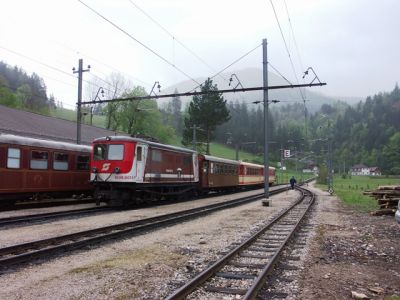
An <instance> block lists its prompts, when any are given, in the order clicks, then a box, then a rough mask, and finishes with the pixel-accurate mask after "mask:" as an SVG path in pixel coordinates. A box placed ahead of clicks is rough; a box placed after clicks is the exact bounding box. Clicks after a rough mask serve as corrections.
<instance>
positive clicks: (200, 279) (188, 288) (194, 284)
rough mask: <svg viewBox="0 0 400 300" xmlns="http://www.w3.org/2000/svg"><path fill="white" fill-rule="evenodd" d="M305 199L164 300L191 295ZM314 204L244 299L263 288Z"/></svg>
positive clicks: (302, 198) (302, 197) (294, 204)
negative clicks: (286, 246) (267, 277)
mask: <svg viewBox="0 0 400 300" xmlns="http://www.w3.org/2000/svg"><path fill="white" fill-rule="evenodd" d="M296 188H297V189H299V190H301V191H305V189H303V188H300V187H296ZM304 198H305V194H304V192H303V193H302V195H301V197H300V198H299V199H298V200H297V201H296V202H294V203H293V204H292V205H290V206H289V207H288V208H287V209H285V210H284V211H282V212H281V213H280V214H278V215H277V216H276V217H275V218H273V219H272V220H271V221H270V222H269V223H268V224H267V225H266V226H264V227H263V228H262V229H260V230H259V231H257V232H256V233H254V234H253V235H252V236H251V237H249V238H248V239H247V240H246V241H244V242H242V243H241V244H240V245H238V246H237V247H235V248H234V249H232V250H231V251H229V252H228V253H227V254H225V255H224V256H223V257H222V258H220V259H218V260H217V261H216V262H214V263H213V264H212V265H211V266H209V267H208V268H207V269H205V270H204V271H202V272H201V273H199V274H198V275H197V276H195V277H194V278H192V279H191V280H190V281H189V282H187V283H186V284H185V285H183V286H182V287H180V288H179V289H177V290H176V291H175V292H174V293H173V294H171V295H170V296H168V297H167V298H166V300H177V299H184V298H185V297H186V296H188V295H189V294H190V293H192V292H193V291H194V290H195V289H197V288H198V287H200V286H201V285H203V284H204V283H205V282H206V281H207V280H208V279H210V278H211V277H212V276H214V274H216V273H217V272H218V271H219V270H221V269H222V268H223V267H224V266H225V265H227V263H228V262H229V261H231V260H232V259H233V258H234V257H235V256H236V255H237V254H239V253H240V252H241V251H243V250H244V249H245V248H248V246H249V245H251V244H253V243H254V242H255V241H256V240H257V239H258V238H259V237H260V236H261V235H262V234H264V233H265V232H266V231H267V230H269V229H270V228H271V227H273V226H274V225H275V224H276V223H277V222H278V221H280V220H281V219H282V218H284V217H285V216H286V215H288V214H289V212H291V211H292V209H293V208H295V207H296V206H298V205H299V204H300V203H301V202H302V201H303V200H304ZM313 202H314V198H312V200H311V201H310V203H309V205H308V206H307V209H306V211H305V212H304V213H303V215H302V216H301V218H300V219H299V220H298V221H297V222H296V224H295V226H294V227H293V229H292V230H291V232H290V233H289V234H288V235H287V237H286V238H285V239H284V240H283V242H282V244H281V245H280V247H279V248H278V249H277V251H276V252H275V254H274V255H273V256H272V257H271V258H270V260H269V262H268V264H267V265H266V266H265V267H264V268H263V271H262V272H261V273H260V274H259V276H258V277H257V278H256V280H255V281H254V283H253V285H252V286H251V287H250V289H249V290H248V291H247V293H246V294H245V296H244V299H254V297H255V295H256V294H257V292H258V291H259V289H260V288H261V287H262V286H263V284H264V283H265V279H266V276H267V275H268V273H269V272H270V271H271V269H272V267H273V266H274V265H275V264H276V262H277V260H278V258H279V256H280V254H281V252H282V250H283V249H284V247H285V245H286V244H287V243H288V241H289V240H290V239H291V237H292V236H293V234H294V232H295V231H296V230H297V228H298V226H299V224H300V223H301V221H302V220H303V218H304V216H305V214H306V213H307V212H308V211H309V209H310V207H311V205H312V204H313Z"/></svg>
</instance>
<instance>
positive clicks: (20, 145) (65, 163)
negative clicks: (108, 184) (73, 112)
mask: <svg viewBox="0 0 400 300" xmlns="http://www.w3.org/2000/svg"><path fill="white" fill-rule="evenodd" d="M90 152H91V148H90V147H89V146H82V145H75V144H69V143H63V142H56V141H49V140H41V139H34V138H27V137H20V136H15V135H11V134H0V174H1V180H0V199H1V203H5V202H3V201H7V202H9V203H12V202H13V201H14V200H16V199H21V200H23V199H27V198H40V197H41V196H43V195H51V196H64V195H71V194H72V193H74V194H79V193H91V190H92V186H91V185H90V183H89V179H90V173H89V168H90V161H89V160H90Z"/></svg>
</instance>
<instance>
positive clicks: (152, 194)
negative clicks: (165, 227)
mask: <svg viewBox="0 0 400 300" xmlns="http://www.w3.org/2000/svg"><path fill="white" fill-rule="evenodd" d="M91 162H92V168H91V182H92V183H93V184H94V185H95V197H96V198H97V200H98V201H105V202H108V203H109V205H125V204H127V203H140V202H149V201H152V200H158V199H161V198H170V197H177V196H180V195H183V194H185V193H186V194H188V195H195V194H203V193H208V192H209V191H222V190H237V189H243V188H248V187H257V186H262V185H263V183H264V177H263V176H264V166H262V165H256V164H250V163H244V162H239V161H235V160H230V159H224V158H219V157H214V156H210V155H202V154H198V153H197V152H195V151H192V150H189V149H186V148H180V147H175V146H170V145H164V144H159V143H154V142H150V141H146V140H143V139H138V138H133V137H127V136H108V137H103V138H98V139H96V140H94V142H93V150H92V159H91ZM274 178H275V169H274V168H270V173H269V182H270V185H271V184H272V183H273V182H274V181H275V179H274Z"/></svg>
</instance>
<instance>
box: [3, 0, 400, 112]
mask: <svg viewBox="0 0 400 300" xmlns="http://www.w3.org/2000/svg"><path fill="white" fill-rule="evenodd" d="M82 1H83V2H84V3H86V4H87V5H88V6H90V7H92V8H93V9H94V10H96V11H98V12H99V13H100V14H101V15H103V16H104V17H105V18H107V19H109V20H110V21H112V22H113V23H115V24H116V25H118V26H119V27H120V28H122V29H123V30H125V31H126V32H127V33H128V34H130V35H131V36H132V37H133V38H135V39H137V40H138V41H140V42H141V43H142V44H144V45H146V46H147V47H148V48H150V49H151V50H152V51H154V52H155V53H157V54H158V55H159V56H161V57H162V58H160V57H159V56H156V55H155V54H154V53H152V52H151V51H150V50H148V49H146V48H145V47H143V46H142V45H140V44H139V43H138V42H137V41H135V40H133V39H132V38H129V37H128V36H127V35H126V34H124V33H122V32H121V31H119V30H118V29H116V28H115V27H113V26H112V25H110V24H109V23H108V22H106V21H105V20H104V19H102V18H101V17H100V16H98V15H96V14H95V13H93V12H92V11H91V10H90V9H88V8H87V7H86V6H85V5H83V4H82V3H81V2H79V1H77V0H57V1H54V0H36V1H29V0H13V1H11V0H9V1H3V3H2V5H1V18H0V60H3V61H4V62H6V63H8V64H10V65H18V66H19V67H21V68H23V69H24V70H26V71H27V72H28V73H31V72H36V73H37V74H39V76H41V77H42V78H43V79H44V81H45V83H46V85H47V88H48V93H53V94H54V95H55V97H56V99H57V100H60V101H62V102H63V103H64V104H65V107H68V108H72V107H73V106H74V104H75V103H76V95H77V79H76V75H73V74H72V68H73V67H77V66H78V59H79V58H83V59H84V65H85V66H87V65H88V64H90V65H91V70H90V72H86V73H84V79H85V80H88V81H91V80H93V79H94V78H96V77H100V78H103V79H105V80H107V79H106V77H107V76H108V75H109V74H110V73H112V72H120V73H122V74H123V75H124V76H126V77H127V78H128V79H129V80H131V81H132V83H133V84H135V85H142V86H144V87H145V88H146V89H147V90H148V91H150V89H151V87H152V86H153V84H154V82H155V81H159V82H160V84H161V85H162V87H164V88H166V87H168V86H169V85H172V84H175V83H177V82H179V81H183V80H187V79H189V78H194V79H195V78H196V77H199V76H213V75H214V74H215V73H216V72H219V71H220V70H222V69H224V68H225V67H226V66H228V65H229V64H231V63H232V62H234V61H235V60H236V59H238V58H239V57H241V56H242V55H244V54H245V53H247V52H248V51H250V50H251V49H253V48H255V47H257V45H261V42H262V39H263V38H266V39H267V40H268V60H269V62H270V63H271V64H272V65H273V66H274V67H275V68H277V69H278V70H279V71H280V72H281V73H282V74H283V75H285V76H286V77H287V78H289V79H290V80H291V81H293V82H295V81H296V79H295V75H294V71H293V68H292V67H291V63H290V60H289V57H288V54H287V51H286V48H285V44H284V42H283V39H282V36H281V33H280V30H279V27H278V23H277V21H276V19H275V15H274V12H273V9H272V6H271V2H270V1H269V0H263V1H262V0H248V1H232V0H229V1H227V0H226V1H225V0H203V1H194V0H131V1H130V0H114V1H111V0H82ZM273 4H274V6H275V9H276V13H277V16H278V18H279V21H280V25H281V28H282V31H283V34H284V37H285V39H286V43H287V46H288V49H289V52H290V55H291V57H292V60H293V64H294V69H295V71H296V75H297V77H298V79H299V81H301V77H302V72H303V71H304V69H306V68H307V67H309V66H312V67H313V68H314V70H315V71H316V72H317V74H318V76H319V78H320V79H321V81H323V82H326V83H327V84H328V85H327V86H326V87H316V88H313V90H314V91H317V92H321V93H324V94H326V95H329V96H340V97H344V96H360V97H366V96H368V95H373V94H375V93H378V92H381V91H391V90H392V89H393V88H394V85H395V84H396V82H398V81H399V79H400V39H399V28H400V18H399V12H400V1H398V0H380V1H376V0H286V4H287V8H288V11H289V16H290V20H291V25H292V28H293V32H294V37H295V40H296V42H297V46H298V50H299V51H298V52H297V51H296V47H295V44H294V39H293V35H292V32H291V30H290V23H289V22H288V14H287V12H286V9H285V1H283V0H273ZM141 10H142V11H141ZM143 11H144V12H145V13H146V14H147V16H146V15H145V14H144V13H143ZM149 16H150V17H151V18H152V19H153V20H154V21H156V22H157V23H158V24H160V25H162V26H163V29H162V28H160V27H159V26H158V25H157V24H155V22H154V21H152V20H151V19H149ZM166 31H167V32H166ZM170 34H171V35H172V36H174V37H175V39H174V38H172V37H171V35H170ZM180 43H182V44H183V45H184V46H185V47H186V48H188V49H190V51H192V53H195V55H196V56H197V57H196V56H195V55H193V54H192V53H191V52H189V51H188V50H187V49H185V48H184V47H182V46H181V44H180ZM16 53H18V54H16ZM24 56H26V57H29V58H26V57H24ZM199 58H201V60H200V59H199ZM166 61H168V62H169V63H170V64H173V65H175V66H176V67H177V69H179V70H180V71H178V70H177V69H176V68H173V67H172V66H171V65H170V64H168V63H167V62H166ZM39 62H40V63H42V64H47V65H48V67H46V66H44V65H42V64H40V63H39ZM246 67H258V68H260V69H261V68H262V49H261V47H259V48H257V49H256V50H255V51H253V52H251V53H250V54H249V55H248V56H246V57H245V58H244V59H242V60H241V61H240V62H239V63H236V64H234V65H233V66H232V67H231V68H229V69H228V70H227V72H228V73H229V72H234V71H235V70H238V69H241V68H246ZM270 71H273V70H270ZM97 81H99V79H97ZM100 82H101V81H100ZM102 85H103V86H104V87H106V86H107V84H106V83H105V82H103V84H102ZM195 85H196V84H195V83H194V82H193V86H195ZM83 100H84V101H88V100H91V99H87V96H86V98H85V99H83ZM68 105H70V106H68Z"/></svg>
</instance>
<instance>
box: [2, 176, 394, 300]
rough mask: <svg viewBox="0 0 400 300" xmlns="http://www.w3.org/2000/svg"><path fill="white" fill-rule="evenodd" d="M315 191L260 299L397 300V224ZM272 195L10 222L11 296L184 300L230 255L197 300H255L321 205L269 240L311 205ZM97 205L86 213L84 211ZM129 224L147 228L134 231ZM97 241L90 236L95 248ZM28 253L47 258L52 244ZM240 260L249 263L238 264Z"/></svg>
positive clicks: (5, 237) (5, 285)
mask: <svg viewBox="0 0 400 300" xmlns="http://www.w3.org/2000/svg"><path fill="white" fill-rule="evenodd" d="M276 188H278V187H274V188H272V190H273V189H276ZM306 188H307V189H309V190H310V191H312V192H313V193H315V194H316V200H315V205H314V206H313V207H312V208H311V211H310V212H309V213H308V215H306V217H305V219H304V221H303V222H302V223H301V227H300V228H299V229H298V230H297V231H296V234H294V235H293V236H292V238H291V239H290V240H289V243H288V244H287V245H286V246H285V247H282V252H281V253H280V255H279V261H277V262H276V264H275V265H274V266H271V270H272V272H271V273H270V275H269V276H268V277H266V279H265V280H266V283H265V284H263V285H261V286H260V287H259V288H257V292H258V296H257V297H258V298H259V299H350V298H352V297H353V298H356V297H361V298H359V299H362V297H364V296H365V297H368V298H371V299H385V297H390V296H392V295H400V246H399V243H398V241H399V238H400V230H399V225H398V224H397V223H396V222H395V221H394V219H393V218H392V217H390V216H379V217H376V216H374V217H371V216H369V215H367V214H363V213H358V212H354V211H351V210H349V208H348V207H345V206H344V204H342V203H341V202H340V200H338V199H337V198H336V197H334V196H330V195H329V194H328V193H327V192H324V191H321V190H318V189H315V188H314V187H313V186H312V185H311V184H310V185H309V186H308V187H306ZM260 192H262V191H260V190H253V191H247V192H244V193H240V194H228V195H222V196H216V197H209V198H204V199H199V200H196V201H187V202H175V203H170V204H164V205H156V206H145V207H139V208H135V209H130V210H109V211H107V210H103V211H97V212H94V213H92V212H88V211H86V212H83V213H82V214H81V215H79V214H71V215H64V216H55V217H51V218H45V219H41V220H36V221H26V220H23V221H20V222H16V223H9V224H3V225H1V223H0V226H1V227H0V230H1V234H0V245H1V246H0V247H1V249H0V253H1V255H2V256H1V257H0V260H1V262H2V269H1V275H0V277H1V280H0V282H1V284H0V285H1V289H0V298H1V299H165V298H170V299H178V298H179V297H180V296H181V295H183V294H179V289H181V290H182V287H183V286H187V285H189V283H190V281H191V280H192V281H193V279H195V278H196V276H197V275H198V274H200V273H202V272H203V273H204V270H206V269H207V268H211V267H212V266H213V264H215V263H217V262H218V260H219V259H220V258H222V257H228V256H229V255H230V254H232V255H233V257H234V259H233V260H231V261H230V262H229V263H228V266H223V267H220V269H219V271H218V272H217V276H214V277H212V278H211V279H208V281H206V282H205V284H204V282H203V285H201V286H200V288H198V289H195V290H194V291H190V292H188V293H187V294H188V295H187V298H188V299H241V298H242V297H246V296H245V295H247V294H246V293H249V287H251V286H253V285H254V282H255V281H256V280H257V278H258V277H259V275H260V273H262V271H263V270H265V267H264V266H265V265H268V264H269V263H270V262H272V261H273V258H274V257H275V255H276V256H277V257H278V255H277V254H276V253H277V251H278V248H281V243H282V242H283V241H284V240H286V239H289V238H288V235H290V234H291V231H292V230H293V228H294V225H295V223H297V221H296V220H297V219H296V218H300V215H302V214H303V212H304V211H303V208H305V207H306V206H308V204H311V196H306V198H305V200H304V201H303V202H302V203H300V204H299V205H298V206H300V208H299V207H298V206H297V208H294V209H295V210H296V211H295V212H290V213H288V216H289V217H293V219H285V218H287V216H283V217H282V219H281V220H280V221H279V222H280V223H278V224H277V225H271V227H268V228H267V229H265V230H266V231H265V232H261V233H259V234H258V232H259V231H261V230H264V229H262V227H263V226H265V225H267V224H269V223H270V222H271V221H272V220H273V219H276V218H277V217H278V216H279V215H280V214H282V213H283V211H284V210H285V209H286V208H288V207H289V206H294V205H295V202H296V201H298V200H299V197H300V192H299V191H296V190H288V191H284V192H281V193H279V194H276V195H273V196H271V201H272V205H271V206H268V207H267V206H262V205H261V201H260V200H259V199H255V200H254V199H253V198H254V196H256V195H258V194H260ZM235 198H245V199H247V200H246V201H248V202H246V203H242V204H240V205H239V204H231V206H230V207H224V208H218V210H217V211H212V212H211V211H201V212H197V211H196V210H195V209H196V208H198V207H204V206H206V205H210V204H215V203H227V202H228V201H232V200H234V199H235ZM214 206H215V205H214ZM91 207H93V206H92V205H90V204H85V205H82V206H80V207H79V208H80V209H83V208H85V209H87V208H91ZM63 209H64V210H67V209H68V210H70V209H71V208H66V207H64V208H63V207H52V208H41V209H34V210H33V209H31V210H29V209H28V210H24V211H5V212H1V213H0V219H6V218H11V217H14V218H15V217H16V216H21V215H32V214H39V213H40V214H44V213H47V214H48V213H50V212H54V211H62V210H63ZM181 211H185V212H186V213H185V214H186V215H185V216H181V215H179V217H180V218H181V219H182V220H184V221H183V222H182V220H169V219H168V221H167V220H166V218H165V217H164V215H166V214H171V213H175V215H178V214H177V213H178V212H181ZM195 213H196V214H198V215H195ZM294 217H295V218H294ZM148 218H152V219H151V220H152V221H156V223H157V224H158V225H157V227H144V226H148V224H147V223H150V222H149V221H146V223H145V224H144V223H138V221H140V220H144V219H147V220H148ZM168 218H170V217H168ZM10 220H11V219H10ZM128 222H135V223H134V224H129V225H126V224H127V223H128ZM163 222H167V223H163ZM168 222H169V223H168ZM121 223H125V226H123V227H124V229H126V228H128V229H129V230H131V231H130V232H129V233H125V234H124V236H123V237H117V236H116V234H117V233H118V232H119V231H120V229H116V228H115V227H112V229H110V230H108V233H110V232H111V233H113V234H115V236H114V237H113V239H112V240H110V238H108V241H107V242H98V241H97V242H93V243H88V244H82V245H80V246H79V249H75V248H78V246H71V245H72V244H73V243H75V242H79V241H81V240H82V237H73V238H71V239H69V240H67V241H66V242H64V244H63V245H64V246H63V248H62V249H61V250H57V251H50V252H45V253H44V254H43V255H40V256H39V255H38V256H35V255H33V256H32V257H33V258H34V259H32V257H30V258H24V259H18V260H16V261H14V262H13V263H11V264H6V263H5V260H6V259H8V258H10V257H14V256H17V255H21V253H22V254H23V250H21V249H20V250H18V251H17V250H12V251H10V252H9V253H7V251H5V249H7V247H8V248H10V247H12V246H14V245H18V244H23V243H30V242H33V241H37V240H43V239H49V238H52V237H59V236H61V235H67V234H72V233H76V232H82V231H85V230H92V229H95V228H99V227H104V226H112V225H116V224H121ZM142 226H143V227H142ZM151 226H155V225H151ZM274 226H275V227H274ZM96 234H97V233H96ZM96 234H95V233H92V234H91V235H90V237H91V238H93V239H94V238H96ZM249 237H254V240H253V241H252V244H251V245H248V246H247V247H248V248H247V249H245V250H235V249H236V248H237V247H239V246H241V245H242V244H244V243H245V241H246V239H248V238H249ZM68 245H69V246H68ZM56 246H57V243H55V242H51V244H47V245H45V246H44V249H49V248H52V247H56ZM27 248H28V249H29V250H30V251H31V252H40V251H41V250H42V248H43V246H40V247H39V246H38V245H34V246H32V245H31V246H29V247H27ZM71 248H72V249H71ZM74 249H75V250H74ZM235 251H240V253H241V254H240V255H239V256H237V253H236V252H235ZM67 252H68V253H67ZM268 272H269V270H268ZM214 275H215V273H214ZM265 280H264V281H265ZM200 281H201V280H200ZM203 281H204V280H203ZM262 282H263V281H262ZM222 287H224V289H222ZM221 291H223V292H224V293H221ZM181 292H182V291H181ZM184 295H186V292H185V294H184ZM365 299H366V298H365ZM394 299H396V298H394Z"/></svg>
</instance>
